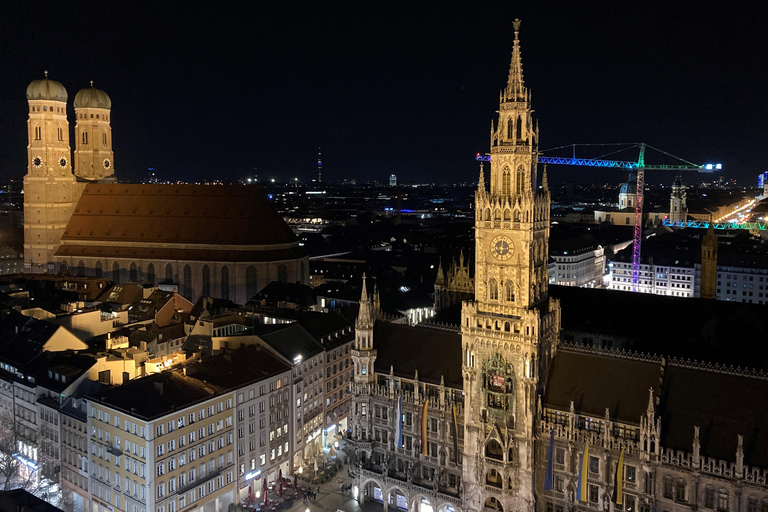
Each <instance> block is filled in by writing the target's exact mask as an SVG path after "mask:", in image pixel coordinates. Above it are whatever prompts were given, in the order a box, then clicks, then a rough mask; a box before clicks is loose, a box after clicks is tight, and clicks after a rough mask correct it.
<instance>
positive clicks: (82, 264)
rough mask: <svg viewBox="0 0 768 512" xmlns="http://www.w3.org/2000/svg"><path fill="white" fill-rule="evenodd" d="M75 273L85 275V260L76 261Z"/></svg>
mask: <svg viewBox="0 0 768 512" xmlns="http://www.w3.org/2000/svg"><path fill="white" fill-rule="evenodd" d="M77 275H79V276H80V277H85V262H84V261H83V260H80V261H78V262H77Z"/></svg>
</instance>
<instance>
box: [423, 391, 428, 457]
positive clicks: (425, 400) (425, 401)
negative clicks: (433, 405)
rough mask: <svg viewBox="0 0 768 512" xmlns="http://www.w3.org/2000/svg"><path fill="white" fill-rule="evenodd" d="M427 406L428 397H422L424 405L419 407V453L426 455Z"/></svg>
mask: <svg viewBox="0 0 768 512" xmlns="http://www.w3.org/2000/svg"><path fill="white" fill-rule="evenodd" d="M428 408H429V399H428V398H425V399H424V407H422V409H421V454H422V455H424V456H426V455H427V409H428Z"/></svg>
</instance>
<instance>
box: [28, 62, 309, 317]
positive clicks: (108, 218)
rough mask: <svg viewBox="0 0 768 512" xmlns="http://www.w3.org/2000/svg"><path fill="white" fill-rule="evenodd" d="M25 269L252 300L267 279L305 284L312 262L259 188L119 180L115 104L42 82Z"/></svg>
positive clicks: (93, 92) (37, 94)
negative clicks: (70, 113)
mask: <svg viewBox="0 0 768 512" xmlns="http://www.w3.org/2000/svg"><path fill="white" fill-rule="evenodd" d="M27 101H28V103H29V119H28V121H27V135H28V140H29V144H28V146H27V169H28V170H27V174H26V176H24V270H25V272H28V273H59V272H63V273H69V274H71V275H75V276H95V277H101V276H104V277H109V278H110V279H112V280H113V281H115V282H117V283H121V282H127V281H132V282H146V283H149V284H153V285H155V284H160V283H174V284H177V285H178V287H179V292H180V293H182V294H183V295H185V296H187V297H189V298H191V299H196V298H197V297H200V296H213V297H221V298H226V299H231V300H233V301H235V302H239V303H245V302H246V301H247V300H248V299H250V298H251V297H252V296H253V295H255V294H256V293H257V292H258V291H259V290H260V289H261V288H263V287H264V286H265V285H266V284H267V283H269V282H270V281H287V282H300V283H303V284H307V283H308V280H309V278H308V257H307V255H306V253H305V251H304V250H303V249H302V248H301V247H299V243H298V240H297V238H296V236H295V235H294V234H293V232H292V231H291V229H290V228H289V227H288V225H287V224H286V223H285V222H284V221H283V219H282V218H281V217H280V216H279V215H278V214H277V213H276V212H275V211H274V209H273V208H272V206H271V205H270V204H269V202H268V201H267V199H266V198H265V196H264V194H263V193H262V192H261V190H260V189H259V188H258V187H256V186H238V185H158V184H121V183H118V180H117V175H116V174H115V164H114V153H113V147H112V127H111V120H112V119H111V118H112V101H111V99H110V97H109V96H108V95H107V93H105V92H104V91H102V90H99V89H96V88H95V87H93V82H91V87H88V88H85V89H82V90H80V91H78V93H77V94H76V95H75V100H74V109H75V129H74V138H75V149H74V157H73V154H72V146H71V143H70V128H69V121H68V117H67V101H68V94H67V90H66V89H65V88H64V86H63V85H62V84H61V83H59V82H57V81H56V80H52V79H50V78H48V73H47V72H46V74H45V77H44V78H42V79H39V80H34V81H32V83H30V84H29V86H28V87H27Z"/></svg>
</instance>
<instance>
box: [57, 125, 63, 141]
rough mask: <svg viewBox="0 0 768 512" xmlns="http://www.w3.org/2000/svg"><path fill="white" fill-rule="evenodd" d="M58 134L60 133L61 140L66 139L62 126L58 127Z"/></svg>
mask: <svg viewBox="0 0 768 512" xmlns="http://www.w3.org/2000/svg"><path fill="white" fill-rule="evenodd" d="M58 134H59V141H62V140H64V131H63V130H62V129H61V126H59V128H58Z"/></svg>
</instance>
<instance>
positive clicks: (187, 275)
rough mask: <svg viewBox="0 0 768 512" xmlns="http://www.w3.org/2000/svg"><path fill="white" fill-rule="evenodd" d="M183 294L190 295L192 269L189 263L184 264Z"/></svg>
mask: <svg viewBox="0 0 768 512" xmlns="http://www.w3.org/2000/svg"><path fill="white" fill-rule="evenodd" d="M184 295H185V296H186V297H187V298H190V297H192V269H191V268H189V265H184Z"/></svg>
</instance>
